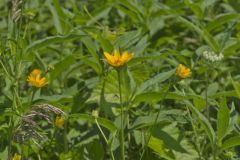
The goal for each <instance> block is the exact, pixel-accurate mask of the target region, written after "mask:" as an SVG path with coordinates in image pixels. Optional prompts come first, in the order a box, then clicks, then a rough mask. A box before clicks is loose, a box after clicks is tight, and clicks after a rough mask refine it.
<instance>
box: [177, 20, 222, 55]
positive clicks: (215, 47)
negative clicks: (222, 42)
mask: <svg viewBox="0 0 240 160" xmlns="http://www.w3.org/2000/svg"><path fill="white" fill-rule="evenodd" d="M178 19H179V20H180V21H181V22H183V23H184V24H185V25H187V26H188V27H189V28H190V29H193V30H194V31H196V32H197V33H198V34H199V36H201V37H202V38H203V39H204V40H205V41H206V42H207V44H208V45H209V46H210V47H211V48H212V49H213V51H215V52H218V51H219V46H218V44H217V42H216V41H215V39H214V38H213V37H212V36H211V34H210V33H209V32H208V31H207V30H206V29H201V28H199V27H198V26H196V25H195V24H193V23H192V22H190V21H189V20H187V19H185V18H183V17H178Z"/></svg>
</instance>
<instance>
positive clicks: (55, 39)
mask: <svg viewBox="0 0 240 160" xmlns="http://www.w3.org/2000/svg"><path fill="white" fill-rule="evenodd" d="M83 36H85V34H78V33H70V34H68V35H65V36H59V35H57V36H51V37H46V38H44V39H40V40H36V41H34V42H33V43H31V44H30V45H29V46H28V47H27V48H26V49H25V50H24V52H25V53H27V52H30V51H32V50H37V49H40V48H43V47H46V46H49V45H51V44H54V43H63V42H66V41H71V40H75V39H77V38H80V37H83Z"/></svg>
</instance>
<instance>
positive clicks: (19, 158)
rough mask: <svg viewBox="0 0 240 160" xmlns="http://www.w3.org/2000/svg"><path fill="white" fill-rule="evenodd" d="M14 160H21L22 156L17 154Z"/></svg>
mask: <svg viewBox="0 0 240 160" xmlns="http://www.w3.org/2000/svg"><path fill="white" fill-rule="evenodd" d="M12 160H21V155H20V154H17V153H15V154H14V156H13V158H12Z"/></svg>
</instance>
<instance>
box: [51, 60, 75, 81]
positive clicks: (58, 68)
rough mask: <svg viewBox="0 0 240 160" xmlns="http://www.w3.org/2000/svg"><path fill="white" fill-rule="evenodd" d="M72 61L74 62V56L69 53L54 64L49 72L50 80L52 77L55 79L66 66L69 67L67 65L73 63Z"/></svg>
mask: <svg viewBox="0 0 240 160" xmlns="http://www.w3.org/2000/svg"><path fill="white" fill-rule="evenodd" d="M74 62H75V57H74V56H73V55H70V56H68V57H66V58H65V59H64V60H62V61H60V62H58V63H57V64H55V65H54V70H52V71H51V73H50V77H51V80H52V81H53V80H54V79H56V78H57V77H58V76H59V75H60V74H61V73H62V72H64V71H65V70H66V69H67V68H69V66H71V65H72V64H74Z"/></svg>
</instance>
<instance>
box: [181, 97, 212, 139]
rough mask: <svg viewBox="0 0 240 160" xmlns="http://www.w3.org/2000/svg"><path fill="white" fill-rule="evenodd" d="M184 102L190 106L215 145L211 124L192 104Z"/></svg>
mask: <svg viewBox="0 0 240 160" xmlns="http://www.w3.org/2000/svg"><path fill="white" fill-rule="evenodd" d="M184 102H185V103H186V104H187V105H188V107H189V108H190V110H191V111H192V112H193V114H194V115H195V116H196V117H197V119H198V121H199V123H200V124H201V125H202V127H203V129H204V130H205V132H206V134H207V135H208V138H209V140H210V142H211V143H212V144H213V143H214V142H215V132H214V130H213V128H212V126H211V123H210V122H209V121H208V120H207V118H206V117H205V116H204V115H203V114H202V113H201V112H199V111H198V110H197V109H196V108H195V107H194V106H193V105H192V104H191V103H190V102H188V101H184Z"/></svg>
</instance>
